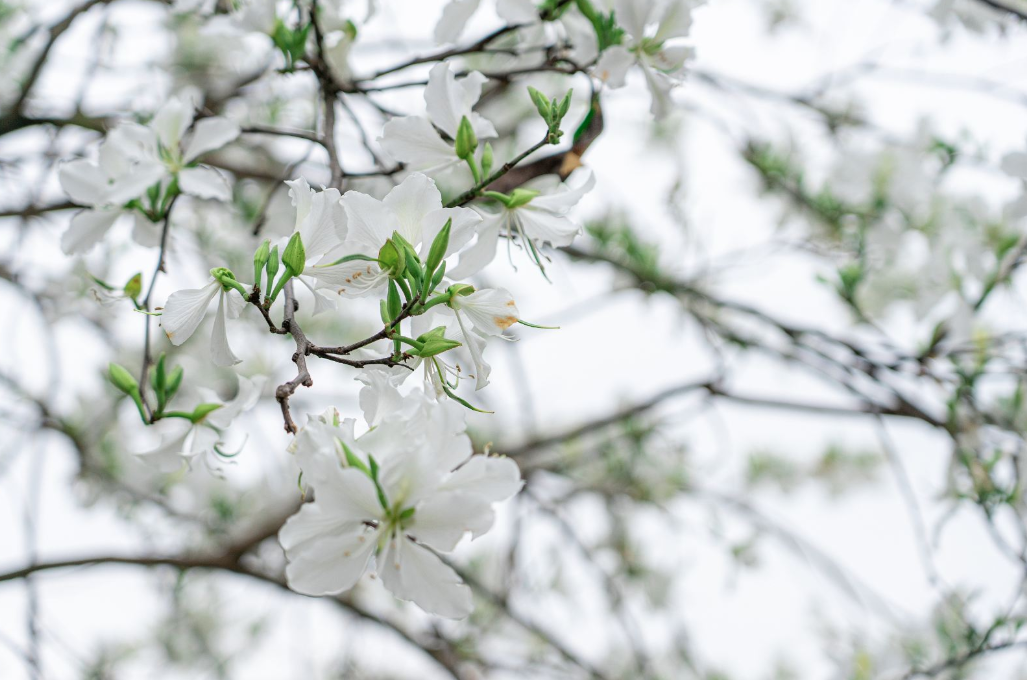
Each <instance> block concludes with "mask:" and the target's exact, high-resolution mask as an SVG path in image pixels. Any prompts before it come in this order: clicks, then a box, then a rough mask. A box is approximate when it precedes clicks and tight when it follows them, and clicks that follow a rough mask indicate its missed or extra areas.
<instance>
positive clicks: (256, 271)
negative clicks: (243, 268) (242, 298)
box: [253, 239, 271, 288]
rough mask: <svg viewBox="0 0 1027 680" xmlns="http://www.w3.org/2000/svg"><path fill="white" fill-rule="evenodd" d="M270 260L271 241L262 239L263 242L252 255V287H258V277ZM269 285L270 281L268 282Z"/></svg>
mask: <svg viewBox="0 0 1027 680" xmlns="http://www.w3.org/2000/svg"><path fill="white" fill-rule="evenodd" d="M270 259H271V241H270V240H268V239H264V242H263V243H261V244H260V247H259V248H257V252H255V253H253V285H254V286H257V287H258V288H259V287H260V275H261V273H262V272H263V271H264V267H265V266H266V265H267V263H268V260H270ZM268 283H270V281H269V282H268Z"/></svg>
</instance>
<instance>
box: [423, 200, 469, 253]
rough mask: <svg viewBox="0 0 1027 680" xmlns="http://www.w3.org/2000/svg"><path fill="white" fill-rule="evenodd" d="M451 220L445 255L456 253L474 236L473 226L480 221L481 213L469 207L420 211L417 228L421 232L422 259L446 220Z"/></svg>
mask: <svg viewBox="0 0 1027 680" xmlns="http://www.w3.org/2000/svg"><path fill="white" fill-rule="evenodd" d="M449 220H453V224H451V225H450V227H449V244H448V245H447V246H446V255H445V256H446V257H449V256H450V255H452V254H453V253H456V252H457V251H459V250H460V249H461V248H463V247H464V246H465V245H467V242H468V241H470V240H471V237H473V236H474V228H475V227H476V226H477V225H478V224H479V223H480V222H481V215H479V214H478V213H477V212H475V211H474V210H471V209H470V208H439V209H438V210H433V211H431V212H428V213H422V216H421V219H420V222H421V226H420V228H419V229H418V231H419V232H421V236H420V238H421V249H420V254H421V257H422V259H423V258H427V257H428V252H429V251H430V250H431V245H432V243H433V242H434V241H435V237H436V236H438V234H439V232H440V231H442V228H443V227H444V226H446V222H448V221H449Z"/></svg>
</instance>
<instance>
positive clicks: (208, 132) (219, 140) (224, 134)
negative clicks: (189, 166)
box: [182, 116, 239, 163]
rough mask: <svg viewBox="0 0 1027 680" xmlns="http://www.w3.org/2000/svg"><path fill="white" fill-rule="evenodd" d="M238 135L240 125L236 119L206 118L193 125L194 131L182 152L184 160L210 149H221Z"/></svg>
mask: <svg viewBox="0 0 1027 680" xmlns="http://www.w3.org/2000/svg"><path fill="white" fill-rule="evenodd" d="M238 136H239V126H238V125H237V124H236V123H235V121H231V120H228V119H227V118H223V117H221V116H213V117H211V118H204V119H203V120H201V121H198V122H197V123H196V125H194V126H193V133H192V135H191V136H190V137H189V141H188V142H187V143H186V145H185V150H184V152H183V153H182V161H183V162H185V163H189V162H190V161H193V160H195V159H197V158H199V157H200V156H202V155H203V154H205V153H207V152H208V151H214V150H215V149H220V148H221V147H223V146H224V145H225V144H228V143H229V142H230V141H232V140H233V139H235V138H236V137H238Z"/></svg>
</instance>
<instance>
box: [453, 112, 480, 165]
mask: <svg viewBox="0 0 1027 680" xmlns="http://www.w3.org/2000/svg"><path fill="white" fill-rule="evenodd" d="M477 149H478V136H477V135H476V134H474V126H473V125H471V121H469V120H468V119H467V116H464V117H463V118H461V119H460V127H458V128H457V130H456V155H457V158H460V159H461V160H467V159H468V158H470V157H472V156H473V155H474V152H475V151H477Z"/></svg>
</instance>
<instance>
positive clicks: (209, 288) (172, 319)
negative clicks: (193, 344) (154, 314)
mask: <svg viewBox="0 0 1027 680" xmlns="http://www.w3.org/2000/svg"><path fill="white" fill-rule="evenodd" d="M219 290H221V284H220V283H218V282H217V281H216V280H214V279H212V280H211V282H210V283H208V284H207V285H206V286H204V287H203V288H190V289H187V290H180V291H178V292H175V293H172V294H171V297H169V298H168V301H167V302H166V303H165V304H164V311H163V313H162V314H161V317H160V325H161V327H162V328H163V329H164V332H165V333H166V334H167V336H168V340H170V341H171V344H173V345H181V344H182V343H183V342H185V341H186V340H188V339H189V336H191V335H192V334H193V333H194V332H195V331H196V327H197V326H199V325H200V322H201V321H203V317H204V316H205V315H206V314H207V307H208V305H210V301H211V300H213V299H214V296H215V295H217V293H218V291H219Z"/></svg>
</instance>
